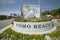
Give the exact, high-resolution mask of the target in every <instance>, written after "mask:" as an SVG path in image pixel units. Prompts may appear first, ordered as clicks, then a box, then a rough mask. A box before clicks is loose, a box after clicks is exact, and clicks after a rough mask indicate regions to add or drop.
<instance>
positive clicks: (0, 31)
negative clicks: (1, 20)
mask: <svg viewBox="0 0 60 40" xmlns="http://www.w3.org/2000/svg"><path fill="white" fill-rule="evenodd" d="M11 26H12V24H10V25H9V26H7V27H5V28H3V29H1V30H0V33H2V32H3V31H5V30H6V29H8V28H9V27H11Z"/></svg>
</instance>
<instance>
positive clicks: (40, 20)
mask: <svg viewBox="0 0 60 40" xmlns="http://www.w3.org/2000/svg"><path fill="white" fill-rule="evenodd" d="M15 21H17V22H44V21H51V19H39V18H27V19H25V18H18V19H16V20H15Z"/></svg>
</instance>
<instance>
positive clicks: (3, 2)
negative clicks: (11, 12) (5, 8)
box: [0, 0, 16, 4]
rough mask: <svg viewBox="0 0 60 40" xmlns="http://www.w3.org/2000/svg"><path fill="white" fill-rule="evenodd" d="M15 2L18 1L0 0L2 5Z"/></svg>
mask: <svg viewBox="0 0 60 40" xmlns="http://www.w3.org/2000/svg"><path fill="white" fill-rule="evenodd" d="M15 2H16V0H0V3H1V4H13V3H15Z"/></svg>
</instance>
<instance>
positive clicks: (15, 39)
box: [0, 28, 60, 40]
mask: <svg viewBox="0 0 60 40" xmlns="http://www.w3.org/2000/svg"><path fill="white" fill-rule="evenodd" d="M6 34H9V35H11V40H34V39H35V40H44V39H45V38H44V36H45V35H49V36H50V37H51V38H54V37H59V36H60V30H59V31H55V32H52V33H48V34H40V35H39V34H38V35H35V34H32V35H28V34H23V33H18V32H15V31H14V30H12V29H11V28H8V29H7V30H5V31H4V32H3V33H2V34H0V37H2V38H6Z"/></svg>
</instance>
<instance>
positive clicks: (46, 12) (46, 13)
mask: <svg viewBox="0 0 60 40" xmlns="http://www.w3.org/2000/svg"><path fill="white" fill-rule="evenodd" d="M42 14H43V15H49V14H50V12H49V11H45V12H43V13H42Z"/></svg>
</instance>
